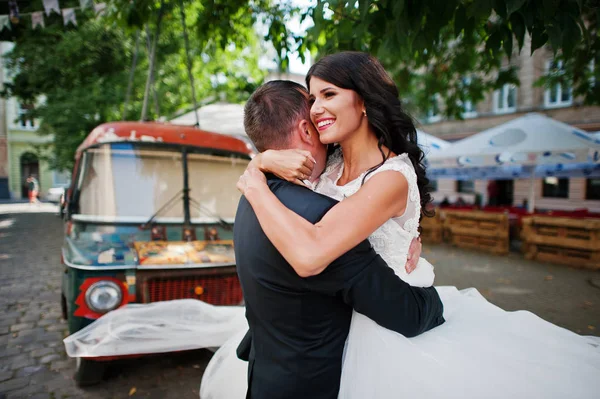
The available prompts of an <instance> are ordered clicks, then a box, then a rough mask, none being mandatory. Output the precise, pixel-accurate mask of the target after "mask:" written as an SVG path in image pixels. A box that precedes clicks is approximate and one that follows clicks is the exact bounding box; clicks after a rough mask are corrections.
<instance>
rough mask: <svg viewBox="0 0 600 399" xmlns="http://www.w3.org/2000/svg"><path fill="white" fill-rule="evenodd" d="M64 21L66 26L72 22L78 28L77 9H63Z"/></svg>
mask: <svg viewBox="0 0 600 399" xmlns="http://www.w3.org/2000/svg"><path fill="white" fill-rule="evenodd" d="M62 16H63V21H64V22H65V26H67V25H68V24H69V22H71V23H72V24H73V25H75V26H77V19H75V9H74V8H63V9H62Z"/></svg>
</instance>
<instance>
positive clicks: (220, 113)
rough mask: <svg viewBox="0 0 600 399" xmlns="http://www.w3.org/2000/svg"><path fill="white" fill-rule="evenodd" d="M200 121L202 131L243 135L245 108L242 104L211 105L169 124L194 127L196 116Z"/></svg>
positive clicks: (173, 120) (184, 115)
mask: <svg viewBox="0 0 600 399" xmlns="http://www.w3.org/2000/svg"><path fill="white" fill-rule="evenodd" d="M195 113H197V114H198V119H199V121H200V128H201V129H208V130H214V131H218V132H219V133H223V134H242V135H245V134H246V132H245V131H244V106H243V105H241V104H223V103H217V104H210V105H205V106H204V107H201V108H198V109H197V110H195V111H190V112H188V113H186V114H183V115H180V116H178V117H177V118H174V119H171V120H170V121H169V122H170V123H174V124H176V125H187V126H194V125H195V124H196V116H195V115H194V114H195Z"/></svg>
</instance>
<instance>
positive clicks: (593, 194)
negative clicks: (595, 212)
mask: <svg viewBox="0 0 600 399" xmlns="http://www.w3.org/2000/svg"><path fill="white" fill-rule="evenodd" d="M585 199H588V200H600V178H597V179H587V182H586V190H585Z"/></svg>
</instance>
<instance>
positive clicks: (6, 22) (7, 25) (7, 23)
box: [0, 15, 11, 31]
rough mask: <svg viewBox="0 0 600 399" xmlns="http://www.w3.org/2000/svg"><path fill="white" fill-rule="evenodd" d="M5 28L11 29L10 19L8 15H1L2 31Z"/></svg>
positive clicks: (0, 25)
mask: <svg viewBox="0 0 600 399" xmlns="http://www.w3.org/2000/svg"><path fill="white" fill-rule="evenodd" d="M4 28H8V30H10V29H11V26H10V19H9V18H8V15H0V31H1V30H2V29H4Z"/></svg>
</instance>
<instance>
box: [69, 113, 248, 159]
mask: <svg viewBox="0 0 600 399" xmlns="http://www.w3.org/2000/svg"><path fill="white" fill-rule="evenodd" d="M114 142H147V143H168V144H181V145H187V146H193V147H200V148H215V149H219V150H224V151H232V152H237V153H242V154H246V155H249V156H250V155H251V154H253V153H254V150H253V147H252V144H251V143H250V142H249V141H248V139H246V138H244V137H242V136H238V137H236V136H231V135H224V134H219V133H213V132H208V131H206V130H200V129H197V128H194V127H190V126H179V125H172V124H164V123H157V122H109V123H104V124H102V125H100V126H98V127H96V128H95V129H94V130H92V132H91V133H90V134H89V135H88V136H87V138H86V139H85V140H84V141H83V143H81V145H80V146H79V148H77V154H76V157H79V155H80V154H81V152H82V151H83V150H85V149H87V148H88V147H90V146H93V145H95V144H99V143H114Z"/></svg>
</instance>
